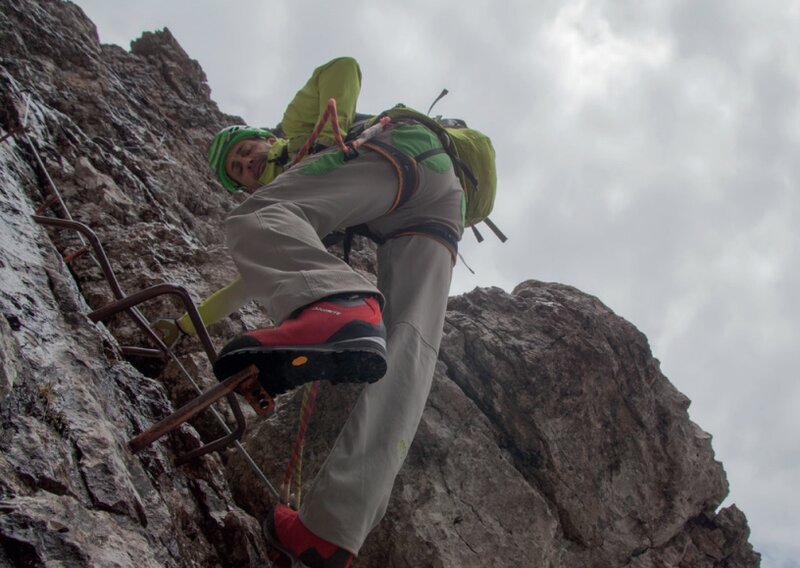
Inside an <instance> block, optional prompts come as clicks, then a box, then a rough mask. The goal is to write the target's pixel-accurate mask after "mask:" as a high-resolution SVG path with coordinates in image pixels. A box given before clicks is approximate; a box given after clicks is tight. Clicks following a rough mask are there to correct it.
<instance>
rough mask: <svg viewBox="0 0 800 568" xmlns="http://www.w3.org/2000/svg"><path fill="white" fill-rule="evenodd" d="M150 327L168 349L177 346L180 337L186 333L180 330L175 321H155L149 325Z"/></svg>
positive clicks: (165, 319)
mask: <svg viewBox="0 0 800 568" xmlns="http://www.w3.org/2000/svg"><path fill="white" fill-rule="evenodd" d="M150 327H151V328H153V331H155V332H156V333H157V334H158V335H159V336H161V340H162V341H163V342H164V343H165V344H166V346H167V347H169V348H170V349H172V348H173V347H175V346H176V345H177V344H178V341H180V339H181V337H182V336H184V335H186V332H185V331H183V330H182V329H181V326H180V325H178V320H176V319H169V318H164V319H160V320H156V321H154V322H152V323H150Z"/></svg>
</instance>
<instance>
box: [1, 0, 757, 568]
mask: <svg viewBox="0 0 800 568" xmlns="http://www.w3.org/2000/svg"><path fill="white" fill-rule="evenodd" d="M0 7H2V10H0V49H1V50H2V51H0V58H2V59H0V97H2V110H0V138H4V139H3V141H2V142H0V214H1V215H2V222H0V243H2V247H1V248H0V275H1V276H0V277H1V278H2V287H1V288H0V311H1V312H2V315H3V317H2V318H0V420H1V421H2V433H0V544H2V547H0V565H3V566H6V565H9V566H54V565H59V566H61V565H63V566H120V567H122V566H137V567H139V568H141V567H145V566H147V567H149V566H153V567H155V566H175V567H177V566H263V565H265V564H266V562H267V561H266V551H265V548H264V542H263V540H262V537H261V532H260V526H259V525H260V519H261V518H262V517H263V515H264V514H266V512H267V511H268V510H269V508H270V507H271V506H272V504H273V503H274V499H273V496H272V494H271V492H270V491H269V490H268V489H267V488H266V486H265V485H264V484H263V483H262V482H261V481H260V480H259V478H258V477H257V476H256V475H255V474H254V473H253V470H252V469H251V468H250V467H248V465H247V464H246V463H245V462H244V460H243V458H242V455H241V453H239V452H237V451H235V450H226V451H223V452H222V453H219V454H212V455H210V456H207V457H204V458H202V459H199V460H195V461H194V462H192V463H190V464H189V465H186V466H181V467H178V466H176V465H175V460H174V457H175V455H176V454H179V453H182V452H184V451H185V450H186V449H188V448H192V447H196V446H197V445H198V444H199V443H200V439H203V440H206V441H208V440H210V439H212V438H214V437H216V436H218V435H219V433H220V429H219V426H217V425H216V423H215V422H214V420H212V419H211V418H210V417H209V416H206V415H205V414H203V415H201V416H200V417H198V418H197V419H196V420H194V421H192V423H191V425H186V426H184V427H182V428H181V430H179V431H178V432H177V433H175V434H173V435H170V436H169V437H168V438H166V439H165V440H164V441H162V442H159V443H157V444H155V445H154V446H153V447H152V448H150V449H148V450H146V451H144V452H142V453H141V454H137V455H134V454H132V453H131V452H130V450H129V449H128V447H127V441H128V439H129V438H130V437H132V436H133V435H135V434H137V433H139V432H141V431H142V430H143V429H145V428H147V427H148V426H150V425H151V424H152V423H154V422H155V421H156V420H158V419H160V418H162V417H163V416H165V415H166V414H168V413H169V412H170V410H171V409H172V408H173V407H175V406H177V405H179V404H182V403H184V402H186V401H187V400H189V399H190V398H191V397H192V396H194V391H193V390H192V389H191V388H190V386H189V383H188V380H187V378H186V376H185V373H184V369H185V371H186V372H188V374H189V375H191V376H192V377H194V378H195V379H196V380H197V381H198V382H199V383H200V385H201V386H208V385H210V384H213V378H212V376H211V373H210V366H209V364H208V361H207V360H206V358H205V356H204V354H203V351H202V349H201V348H200V346H199V344H198V342H197V341H184V342H183V343H182V344H181V345H180V347H179V348H178V350H177V354H178V357H177V358H176V359H175V360H169V359H168V360H167V361H153V360H146V359H142V358H136V357H132V356H129V359H126V357H125V356H124V355H123V351H122V349H121V345H141V346H145V347H147V346H148V345H147V342H146V339H145V338H144V336H143V334H142V333H141V332H140V331H139V330H138V328H137V327H136V326H135V325H133V323H132V322H131V320H130V319H129V318H126V317H124V316H118V317H115V318H114V319H112V320H110V321H109V322H107V323H106V324H95V323H93V322H92V321H91V320H90V319H89V318H88V317H87V314H88V313H89V312H91V311H92V310H94V309H97V308H99V307H101V306H103V305H104V304H106V303H107V302H108V301H110V300H111V293H110V290H109V287H108V285H107V283H106V281H105V279H104V278H103V277H102V274H101V270H100V268H99V267H98V265H97V264H96V263H95V262H94V261H93V260H92V257H91V256H90V255H82V256H80V257H78V258H77V259H76V260H74V261H73V262H70V263H69V264H67V263H65V261H64V259H63V256H64V255H65V254H69V253H72V252H75V251H77V250H79V249H80V248H81V246H82V243H81V242H80V241H79V239H78V238H77V237H76V236H75V234H74V233H71V232H70V231H64V230H56V229H45V228H44V227H43V226H41V225H39V224H37V223H36V222H35V221H34V220H33V219H32V217H31V216H32V215H33V214H34V212H35V211H36V209H37V208H38V207H39V206H40V205H41V204H42V202H43V201H44V200H45V199H46V197H47V196H48V195H49V194H51V188H52V186H53V185H55V186H56V187H57V188H58V189H59V190H60V193H61V194H62V195H63V198H64V202H65V203H66V206H67V208H68V210H69V211H70V214H71V215H72V216H74V218H75V219H76V220H79V221H81V222H83V223H86V224H88V225H90V226H91V228H92V229H94V230H95V232H96V233H97V234H98V236H99V238H100V240H101V241H102V243H103V245H104V247H105V249H106V251H107V252H108V255H109V257H110V258H111V262H112V265H113V268H114V270H115V272H116V274H117V276H118V277H119V280H120V283H121V285H122V287H123V288H124V289H125V291H127V292H135V291H138V290H141V289H143V288H146V287H148V286H151V285H153V284H157V283H160V282H163V281H170V282H174V283H177V284H180V285H182V286H184V287H186V288H187V289H188V290H189V291H190V293H191V294H192V295H193V296H194V297H195V298H196V299H200V298H202V297H205V296H206V295H207V294H208V293H210V292H212V291H213V290H215V289H217V288H219V287H220V286H221V285H223V284H225V283H226V282H227V281H228V280H230V279H231V277H232V276H233V275H234V274H235V269H234V267H233V265H232V263H231V261H230V260H229V258H228V257H227V255H226V254H225V251H224V244H223V240H224V239H223V235H222V221H223V219H224V217H225V214H226V212H227V211H228V210H229V209H230V208H231V207H232V206H233V205H234V204H235V202H236V198H231V197H230V196H229V195H227V194H226V193H225V192H222V191H220V190H219V188H218V186H216V185H215V183H214V181H213V180H212V178H211V176H210V174H209V172H207V167H206V164H205V150H206V147H207V144H208V141H209V140H210V138H211V136H213V134H214V133H215V132H216V131H217V130H218V129H219V128H220V127H222V126H224V125H226V124H230V123H233V122H241V119H240V118H238V117H232V116H228V115H225V114H223V113H222V112H220V111H219V109H218V108H217V106H216V104H215V103H214V102H213V101H212V100H211V99H210V90H209V88H208V85H207V84H206V81H205V76H204V74H203V71H202V69H201V68H200V67H199V65H198V64H197V62H195V61H192V60H191V59H190V58H189V56H188V55H187V54H186V53H185V52H184V51H183V49H182V48H181V47H180V46H179V45H178V44H177V42H176V41H175V39H174V38H173V37H172V35H171V34H170V33H169V31H168V30H163V31H161V32H155V33H145V34H144V35H143V36H142V38H140V39H139V40H137V41H135V42H134V43H133V44H132V47H131V51H130V52H126V51H125V50H122V49H121V48H118V47H114V46H101V45H100V44H99V42H98V39H97V34H96V30H95V28H94V26H93V24H92V23H91V22H90V21H89V20H88V19H86V17H85V16H84V15H83V13H82V12H81V11H80V9H79V8H77V7H76V6H74V5H72V4H69V3H65V2H61V1H57V0H16V1H13V2H12V1H11V0H0ZM281 111H282V109H276V115H277V114H278V113H279V112H281ZM23 125H24V129H22V126H23ZM6 135H8V136H7V137H6ZM42 212H43V213H44V214H46V215H51V216H59V217H63V216H64V215H65V213H64V212H63V211H62V210H60V208H59V206H58V204H57V203H56V204H50V205H49V206H47V205H46V206H45V207H44V208H43V209H42ZM355 259H356V265H357V267H358V268H359V269H361V270H364V271H367V272H369V271H371V270H372V268H373V265H372V259H371V255H370V247H369V246H366V245H362V247H360V248H359V249H358V250H357V253H356V254H355ZM142 310H143V312H144V314H145V316H146V317H148V318H157V317H164V316H168V315H175V314H177V313H180V306H178V305H177V304H175V303H173V302H172V301H169V300H156V301H152V302H150V303H148V304H146V305H145V306H143V307H142ZM265 318H266V315H265V314H264V313H263V312H262V311H261V309H260V308H259V307H258V306H255V305H251V306H248V307H246V308H244V309H243V310H241V311H240V312H239V313H237V314H236V315H234V316H232V317H231V318H229V319H227V320H225V321H224V322H221V323H219V324H216V325H214V326H212V328H211V332H212V337H213V338H214V340H215V342H216V344H217V345H222V344H223V342H224V341H226V340H227V339H228V338H230V337H231V336H233V335H235V334H236V333H238V332H239V331H241V330H242V329H244V328H246V327H252V326H254V325H256V324H261V325H263V323H264V320H265ZM177 361H180V366H179V365H178V363H177ZM356 393H357V388H354V387H348V388H338V387H337V388H331V387H328V386H324V387H323V389H322V393H321V395H320V397H321V398H320V399H319V403H318V410H317V413H316V414H315V417H314V419H313V422H312V425H311V430H310V432H309V435H308V439H307V443H306V446H307V447H306V457H305V462H304V472H305V474H304V479H306V480H310V479H311V478H312V477H313V472H314V471H315V469H316V468H317V467H318V466H319V464H320V463H321V461H322V460H323V459H324V457H325V455H326V453H327V449H328V448H329V447H330V445H331V444H332V442H333V440H334V438H335V436H336V433H337V431H338V429H339V427H340V425H341V423H342V422H343V420H344V418H345V416H346V414H347V411H348V409H349V406H350V404H352V402H353V400H354V398H355V395H356ZM299 396H300V393H298V392H295V393H292V394H290V395H287V396H285V397H283V398H282V399H281V400H279V401H278V402H279V404H278V408H277V411H276V413H275V414H274V415H273V416H272V417H270V418H269V419H267V420H255V419H253V416H252V415H250V416H249V429H248V433H247V435H246V438H245V440H244V441H243V445H244V446H245V447H246V448H247V449H248V450H249V451H250V453H251V455H252V456H253V458H254V459H255V461H256V462H257V463H258V464H259V465H260V466H261V467H262V468H263V469H264V471H265V473H266V474H267V476H268V477H269V479H271V480H273V483H275V482H278V481H279V480H280V479H281V477H282V473H283V468H284V466H285V463H286V460H287V457H288V455H289V451H290V447H291V443H292V439H293V435H294V430H295V428H296V420H297V418H296V413H297V404H298V399H299ZM688 405H689V401H688V400H687V399H686V397H684V396H683V395H682V394H680V393H679V392H677V391H676V390H675V389H674V387H673V386H672V385H671V384H670V383H669V381H668V380H667V379H666V378H665V377H664V376H663V375H662V374H661V372H660V370H659V367H658V362H657V361H656V360H655V359H654V358H653V357H652V355H651V353H650V350H649V347H648V344H647V340H646V338H645V337H644V336H643V335H642V334H641V333H639V332H638V331H637V330H636V329H635V328H634V327H633V326H632V325H630V324H629V323H627V322H626V321H625V320H623V319H622V318H620V317H618V316H617V315H615V314H614V313H612V312H611V311H610V310H609V309H608V308H606V307H605V306H604V305H603V304H602V303H601V302H600V301H599V300H597V299H596V298H593V297H590V296H587V295H586V294H583V293H581V292H580V291H578V290H575V289H573V288H570V287H567V286H563V285H559V284H546V283H541V282H536V281H528V282H524V283H522V284H520V285H519V286H518V287H517V289H516V290H514V291H513V292H512V293H510V294H509V293H506V292H503V291H501V290H498V289H476V290H475V291H473V292H471V293H469V294H465V295H463V296H459V297H455V298H453V299H451V302H450V306H449V311H448V315H447V323H446V327H445V338H444V340H443V345H442V349H441V353H440V364H439V366H438V369H437V373H436V377H435V380H434V386H433V390H432V392H431V396H430V400H429V404H428V408H427V410H426V412H425V415H424V417H423V421H422V424H421V425H420V430H419V433H418V436H417V439H416V440H415V442H414V444H413V446H412V447H411V448H410V452H409V456H408V460H407V463H406V466H405V467H404V469H403V470H402V472H401V474H400V477H399V479H398V482H397V485H396V487H395V491H394V493H393V496H392V501H391V504H390V509H389V512H388V514H387V517H386V519H385V520H384V522H383V523H382V524H381V525H380V527H379V528H378V529H377V530H376V531H375V532H374V533H373V534H372V535H371V536H370V538H369V540H368V542H367V543H366V545H365V547H364V549H363V550H362V553H361V555H360V557H359V559H358V560H357V562H356V566H361V567H368V566H375V567H386V566H389V567H404V566H419V567H428V566H430V567H469V566H476V567H477V566H564V567H583V566H585V567H606V566H620V567H623V566H627V567H631V568H633V567H636V568H640V567H641V568H644V567H650V566H725V567H745V566H757V565H758V564H759V556H758V554H757V553H755V552H754V551H753V550H752V547H751V546H750V544H749V543H748V540H747V539H748V528H747V521H746V519H745V517H744V514H743V513H742V512H741V511H739V510H738V509H736V507H735V506H731V507H728V508H726V509H722V510H719V511H717V508H718V506H719V504H720V502H721V501H722V499H723V498H724V497H725V495H726V493H727V482H726V479H725V473H724V470H723V468H722V465H721V464H720V463H718V462H716V461H715V460H714V455H713V451H712V449H711V439H710V436H709V435H708V434H706V433H705V432H703V431H702V430H701V429H700V428H699V427H698V426H697V425H695V424H693V423H692V422H691V421H690V420H689V417H688V414H687V408H688ZM220 411H221V413H222V415H223V417H224V418H225V419H227V420H228V421H229V422H230V416H229V413H228V411H227V410H226V409H225V408H224V405H221V406H220ZM206 414H207V413H206ZM306 483H308V481H306Z"/></svg>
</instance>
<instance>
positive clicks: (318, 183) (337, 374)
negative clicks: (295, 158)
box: [182, 58, 463, 568]
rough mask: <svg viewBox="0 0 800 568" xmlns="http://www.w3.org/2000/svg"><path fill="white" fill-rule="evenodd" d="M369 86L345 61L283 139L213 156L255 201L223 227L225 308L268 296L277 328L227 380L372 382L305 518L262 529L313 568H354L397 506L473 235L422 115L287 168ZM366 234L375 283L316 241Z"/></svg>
mask: <svg viewBox="0 0 800 568" xmlns="http://www.w3.org/2000/svg"><path fill="white" fill-rule="evenodd" d="M360 85H361V72H360V69H359V66H358V64H357V63H356V61H355V60H354V59H351V58H339V59H334V60H333V61H331V62H329V63H327V64H325V65H323V66H321V67H319V68H317V69H316V70H315V71H314V73H313V75H312V77H311V78H310V79H309V81H308V82H307V83H306V85H305V86H304V87H303V88H302V89H300V91H299V92H298V93H297V95H296V96H295V97H294V99H293V100H292V102H291V103H290V104H289V106H288V107H287V109H286V112H285V114H284V116H283V120H282V122H281V128H282V131H283V134H284V136H283V137H278V136H275V135H273V133H270V132H268V131H263V130H258V129H252V128H250V127H229V128H226V129H223V130H222V131H221V132H220V133H219V134H217V136H216V137H215V139H214V141H213V142H212V145H211V151H210V156H209V158H210V164H211V167H212V169H213V170H214V172H215V174H216V175H217V176H218V178H219V179H220V181H221V182H222V184H223V185H224V186H225V187H226V188H227V189H229V190H231V191H238V190H244V191H247V192H249V193H251V195H250V197H249V198H248V199H247V200H246V201H244V202H243V203H242V204H241V205H239V206H238V207H237V208H236V209H234V210H233V211H232V212H231V214H230V215H229V217H228V219H227V221H226V233H227V244H228V247H229V249H230V251H231V255H232V257H233V259H234V262H235V263H236V265H237V267H238V269H239V273H240V274H241V279H239V280H236V281H234V282H233V283H232V284H231V285H230V286H229V287H228V291H227V292H226V291H224V290H223V291H221V292H220V293H221V295H222V296H223V298H222V299H221V300H220V299H219V298H218V299H217V302H218V303H220V304H223V303H225V302H227V305H226V308H227V307H230V306H232V305H233V304H234V303H235V302H233V301H231V300H230V298H231V297H234V296H236V297H237V298H238V299H242V298H244V299H246V298H255V299H259V300H261V301H262V302H263V303H264V305H265V306H267V307H268V310H269V312H270V315H271V316H272V317H273V319H274V320H275V321H276V322H280V324H279V325H278V326H277V327H271V328H265V329H258V330H253V331H249V332H246V333H245V334H244V335H242V336H240V337H237V338H235V339H234V340H233V341H231V342H230V343H228V344H227V345H226V346H225V347H224V348H223V349H222V351H221V353H220V356H219V359H218V360H217V363H216V364H215V366H214V370H215V373H216V374H217V377H218V378H219V379H220V380H222V379H224V378H226V377H227V376H230V375H231V374H233V373H235V372H236V371H238V370H240V369H242V368H244V367H245V366H247V365H250V364H255V365H256V366H258V367H259V370H260V377H259V380H260V381H261V382H262V385H263V386H264V388H265V389H266V390H267V391H268V392H269V393H270V394H271V395H273V396H274V395H277V394H280V393H281V392H285V391H287V390H289V389H292V388H294V387H296V386H298V385H301V384H303V383H306V382H309V381H312V380H315V379H318V378H325V379H328V380H330V381H331V382H333V383H338V382H361V383H368V384H367V385H366V386H365V388H364V389H363V391H362V392H361V394H360V397H359V399H358V401H357V402H356V405H355V406H354V408H353V410H352V411H351V414H350V416H349V418H348V420H347V422H346V423H345V425H344V427H343V429H342V431H341V433H340V435H339V437H338V439H337V441H336V443H335V445H334V447H333V448H332V450H331V452H330V455H329V456H328V458H327V460H326V461H325V463H324V464H323V466H322V468H321V470H320V472H319V473H318V475H317V477H316V479H315V481H314V484H313V487H312V488H311V490H310V491H309V492H308V493H307V495H306V497H305V499H304V501H303V504H302V506H301V508H300V511H299V512H296V511H293V510H292V509H290V508H289V507H286V506H284V505H278V506H277V507H276V508H275V510H274V512H273V514H272V515H271V517H270V518H269V519H267V522H266V523H265V531H266V533H267V538H268V539H269V541H270V543H271V544H272V546H273V547H274V548H277V549H278V550H280V551H282V552H284V553H285V554H287V555H289V556H293V557H296V558H299V559H300V560H301V561H302V562H303V563H304V564H306V565H307V566H309V567H312V568H314V567H317V566H320V567H322V566H324V567H333V566H336V567H346V566H350V565H351V563H352V561H353V558H354V555H356V554H357V553H358V551H359V549H360V548H361V546H362V544H363V542H364V540H365V539H366V537H367V535H368V534H369V532H370V531H371V530H372V529H373V528H374V527H375V526H376V525H377V523H378V522H379V521H380V519H381V518H382V517H383V515H384V513H385V511H386V507H387V504H388V501H389V496H390V493H391V489H392V486H393V484H394V480H395V477H396V475H397V473H398V471H399V469H400V467H401V465H402V463H403V461H404V459H405V457H406V455H407V452H408V448H409V446H410V444H411V441H412V439H413V437H414V434H415V432H416V429H417V426H418V424H419V421H420V418H421V415H422V411H423V408H424V406H425V402H426V400H427V397H428V393H429V391H430V387H431V382H432V379H433V372H434V367H435V364H436V361H437V353H438V349H439V343H440V340H441V335H442V327H443V325H444V313H445V308H446V303H447V297H448V290H449V286H450V279H451V274H452V268H453V265H454V262H455V258H456V252H457V251H456V246H457V242H458V240H459V239H460V237H461V233H462V231H463V226H462V198H463V191H462V188H461V185H460V184H459V181H458V179H457V177H456V175H455V174H454V171H453V167H452V163H451V160H450V158H449V157H448V156H447V154H444V153H438V152H437V149H438V148H439V147H440V146H441V144H440V142H439V139H438V138H437V137H436V135H435V134H434V133H432V132H431V131H430V130H429V129H428V128H426V127H424V126H422V125H421V124H418V123H416V122H414V121H412V120H403V121H399V122H397V123H391V124H390V126H389V127H388V128H387V129H386V130H385V131H384V132H382V133H381V134H379V135H378V136H377V137H376V138H374V139H373V140H372V141H370V142H369V143H367V144H365V145H364V146H363V147H362V148H361V149H359V154H358V156H357V157H354V158H352V159H350V158H346V157H345V154H344V152H343V151H342V150H341V149H339V148H338V147H336V146H335V145H333V141H334V132H333V131H332V130H331V129H330V128H326V129H325V130H323V132H322V134H321V135H320V137H319V139H318V142H319V143H318V145H317V147H316V148H315V149H316V150H317V151H316V152H315V153H314V154H313V155H311V156H309V157H308V158H306V159H305V160H303V161H301V162H300V163H299V164H297V165H296V166H294V167H291V168H288V169H284V168H285V167H286V165H287V163H288V160H289V159H290V157H291V156H292V155H294V152H296V151H297V150H298V149H299V148H300V147H301V146H302V145H303V143H304V142H305V140H306V139H307V138H308V136H309V134H310V133H311V131H312V129H313V127H314V125H315V123H316V121H317V119H318V118H319V116H320V113H321V111H322V110H323V109H324V108H325V103H326V102H327V101H328V99H329V98H335V99H336V101H337V102H338V107H339V119H340V126H341V128H342V131H347V129H348V128H349V127H350V126H351V124H352V122H353V118H354V116H355V103H356V99H357V98H358V94H359V91H360ZM327 146H330V147H328V148H327V149H325V147H327ZM414 157H417V158H418V159H417V160H414V159H413V158H414ZM364 225H366V228H367V229H368V231H369V233H370V234H371V235H373V236H374V238H375V240H376V241H377V242H378V243H379V246H378V251H377V255H378V275H377V276H378V278H377V285H375V284H373V283H372V282H371V281H370V280H369V279H368V278H366V277H364V276H362V275H361V274H359V273H358V272H356V271H354V270H353V269H352V268H351V267H350V266H349V265H347V264H346V263H345V262H344V261H343V260H341V259H340V258H339V257H337V256H335V255H334V254H331V253H330V252H328V251H327V249H326V248H325V247H324V246H323V244H322V241H321V238H322V237H324V236H325V235H327V234H328V233H330V232H331V231H333V230H334V229H337V228H341V227H352V226H362V227H363V226H364ZM230 289H233V292H231V291H230ZM226 294H227V296H228V298H227V299H226V298H224V296H226ZM211 311H214V310H211ZM222 311H224V310H216V313H215V315H218V314H219V313H221V312H222ZM204 315H205V314H204ZM182 325H183V323H182ZM185 331H188V330H185Z"/></svg>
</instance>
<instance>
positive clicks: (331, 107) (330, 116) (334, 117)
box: [289, 99, 353, 167]
mask: <svg viewBox="0 0 800 568" xmlns="http://www.w3.org/2000/svg"><path fill="white" fill-rule="evenodd" d="M329 120H330V122H331V129H332V130H333V139H334V141H335V142H336V145H337V146H339V148H340V149H341V150H342V152H344V153H345V155H350V154H351V153H352V152H353V149H352V148H351V147H349V146H348V145H347V144H345V142H344V139H343V138H342V133H341V130H340V129H339V115H338V113H337V112H336V99H328V106H327V108H326V109H325V112H324V113H322V116H321V117H320V119H319V121H318V122H317V125H316V126H315V127H314V130H313V131H312V132H311V136H309V137H308V140H306V143H305V144H303V147H302V148H300V150H299V151H298V152H297V154H296V155H295V157H294V160H292V163H291V164H290V165H289V167H292V166H293V165H295V164H296V163H297V162H299V161H300V160H302V159H303V158H304V157H305V155H306V154H308V151H309V150H311V146H313V145H314V142H315V141H316V140H317V138H318V137H319V135H320V133H321V132H322V129H323V128H325V123H327V122H328V121H329Z"/></svg>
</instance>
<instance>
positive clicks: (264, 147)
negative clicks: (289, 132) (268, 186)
mask: <svg viewBox="0 0 800 568" xmlns="http://www.w3.org/2000/svg"><path fill="white" fill-rule="evenodd" d="M274 142H275V138H270V139H268V140H264V139H263V138H245V139H244V140H239V141H238V142H237V143H236V144H234V145H233V148H231V150H230V152H228V155H227V156H226V158H225V173H227V174H228V177H229V178H231V179H232V180H233V181H235V182H236V183H238V184H239V185H241V186H242V187H243V188H244V190H245V191H246V192H247V193H253V192H254V191H255V190H256V189H258V188H259V187H260V185H261V184H260V183H259V181H258V178H260V177H261V174H263V173H264V169H265V168H266V167H267V154H268V153H269V149H270V148H272V144H273V143H274Z"/></svg>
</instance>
